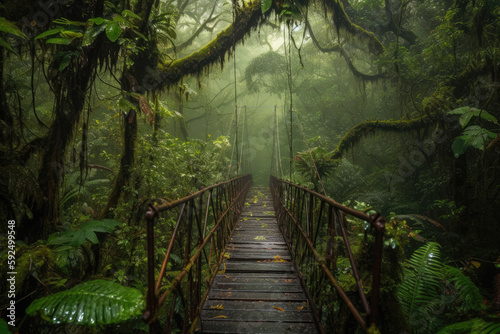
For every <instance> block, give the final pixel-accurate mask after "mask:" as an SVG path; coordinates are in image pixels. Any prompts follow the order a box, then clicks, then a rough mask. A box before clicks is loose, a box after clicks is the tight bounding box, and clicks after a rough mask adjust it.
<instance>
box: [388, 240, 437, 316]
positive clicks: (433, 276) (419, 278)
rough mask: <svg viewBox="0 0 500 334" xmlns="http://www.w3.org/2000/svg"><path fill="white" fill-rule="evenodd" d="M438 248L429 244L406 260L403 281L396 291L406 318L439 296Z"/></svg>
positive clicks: (434, 244)
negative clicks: (406, 264)
mask: <svg viewBox="0 0 500 334" xmlns="http://www.w3.org/2000/svg"><path fill="white" fill-rule="evenodd" d="M440 247H441V246H440V245H439V244H438V243H436V242H429V243H427V244H425V245H423V246H422V247H420V248H419V249H417V250H416V251H415V252H414V253H413V255H412V256H411V258H410V260H408V267H407V268H406V269H405V271H404V281H403V282H402V283H401V285H400V286H399V287H398V290H397V295H398V297H399V299H400V302H401V307H402V309H403V312H404V313H405V314H406V315H407V316H411V314H412V313H413V312H415V311H416V310H418V309H419V308H421V307H424V306H425V305H426V304H428V303H429V302H431V301H432V300H434V299H436V298H437V297H438V296H439V290H440V288H441V280H442V279H443V273H442V268H443V264H442V263H441V260H440V257H441V254H440V250H439V249H440Z"/></svg>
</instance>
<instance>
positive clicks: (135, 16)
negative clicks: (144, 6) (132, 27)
mask: <svg viewBox="0 0 500 334" xmlns="http://www.w3.org/2000/svg"><path fill="white" fill-rule="evenodd" d="M122 16H123V17H133V18H135V19H138V20H141V21H142V17H140V16H139V15H137V14H136V13H134V12H132V11H130V10H128V9H125V10H124V11H123V12H122Z"/></svg>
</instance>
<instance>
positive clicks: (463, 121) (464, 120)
mask: <svg viewBox="0 0 500 334" xmlns="http://www.w3.org/2000/svg"><path fill="white" fill-rule="evenodd" d="M472 116H474V114H473V113H471V112H468V113H463V114H462V115H460V118H459V119H458V121H459V122H460V125H461V126H462V128H465V127H466V126H467V124H469V121H470V120H471V118H472Z"/></svg>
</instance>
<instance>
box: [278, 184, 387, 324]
mask: <svg viewBox="0 0 500 334" xmlns="http://www.w3.org/2000/svg"><path fill="white" fill-rule="evenodd" d="M270 189H271V194H272V196H273V201H274V205H275V211H276V215H277V218H278V223H279V224H280V228H281V229H282V232H283V235H284V236H285V239H286V241H287V243H288V246H289V248H290V252H291V253H292V256H293V258H294V261H295V262H296V264H297V267H298V268H299V270H300V266H301V264H302V262H303V259H304V256H305V255H304V254H303V253H302V254H299V251H300V248H301V247H300V245H301V243H300V240H303V242H305V244H307V247H308V248H309V250H310V252H311V253H312V254H313V256H314V258H315V261H316V262H317V263H318V266H319V267H320V268H321V270H322V271H323V273H324V275H325V276H326V278H327V279H328V280H329V281H330V282H331V284H332V285H333V286H334V287H335V290H336V291H337V293H338V294H339V296H340V297H341V298H342V300H344V302H345V303H346V305H347V307H348V308H349V310H350V311H351V313H352V314H353V316H354V318H355V319H356V321H357V322H358V324H359V325H360V326H361V328H363V329H364V330H367V329H368V328H370V327H372V326H373V325H375V326H376V321H377V316H378V314H377V313H378V299H379V294H380V270H381V264H382V246H383V235H384V231H385V219H384V218H383V217H382V216H381V215H380V214H379V213H376V214H372V215H367V214H366V213H364V212H361V211H358V210H355V209H352V208H349V207H346V206H344V205H342V204H340V203H337V202H336V201H334V200H332V199H330V198H328V197H326V196H323V195H321V194H319V193H317V192H315V191H312V190H310V189H307V188H305V187H302V186H299V185H296V184H294V183H292V182H289V181H285V180H279V179H277V178H275V177H274V176H271V178H270ZM307 197H309V198H307ZM318 201H319V202H320V203H317V202H318ZM325 205H327V206H328V214H327V215H326V217H325V215H324V214H323V213H324V211H323V210H324V207H325ZM304 206H305V207H306V212H304ZM315 209H316V211H317V212H316V217H315ZM318 212H319V213H318ZM341 213H343V215H351V216H354V217H356V218H359V219H362V220H364V221H366V222H369V223H370V224H371V226H372V227H374V229H375V244H374V262H373V279H372V288H371V299H370V305H368V302H367V299H366V295H365V293H364V291H363V286H362V284H361V280H360V279H359V275H358V271H357V268H356V264H355V263H354V259H353V255H352V251H351V247H350V245H349V241H348V239H347V233H346V231H345V228H344V218H343V217H342V216H341ZM304 216H305V218H304ZM316 220H317V222H316V226H314V225H315V224H314V222H315V221H316ZM325 222H326V224H327V225H328V226H322V225H324V224H325ZM321 227H323V229H324V230H325V231H326V233H325V234H326V236H327V238H328V242H327V245H326V248H325V256H322V255H321V254H320V253H319V251H318V250H317V248H318V246H320V244H319V241H318V239H320V238H318V234H319V231H320V228H321ZM336 227H337V230H340V233H341V235H342V239H343V241H344V246H345V249H346V252H347V255H348V257H349V262H350V264H351V268H352V274H353V276H354V278H355V280H356V285H357V289H358V293H359V296H360V299H361V304H362V307H363V311H364V313H366V320H365V319H363V316H362V315H361V313H360V312H359V311H358V310H357V308H356V307H355V306H354V303H353V302H352V301H351V299H350V298H349V297H348V296H347V294H346V293H345V292H344V290H343V289H342V288H341V286H340V284H339V283H338V281H337V279H336V278H335V276H334V275H333V274H332V269H333V268H334V267H335V266H336V258H335V256H336V255H334V254H333V248H334V247H333V244H334V238H335V230H336ZM303 252H305V249H304V250H303ZM325 258H326V259H325ZM334 262H335V263H334ZM313 274H314V272H313ZM318 275H319V274H318ZM321 279H322V278H321ZM312 284H314V282H313V283H312ZM313 288H314V287H313ZM316 289H319V287H316ZM306 291H308V290H306ZM308 293H309V292H308ZM316 294H318V295H319V292H318V293H316ZM311 298H312V299H313V301H314V298H313V297H312V296H310V299H311Z"/></svg>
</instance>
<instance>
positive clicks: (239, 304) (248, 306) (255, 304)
mask: <svg viewBox="0 0 500 334" xmlns="http://www.w3.org/2000/svg"><path fill="white" fill-rule="evenodd" d="M218 307H222V308H223V309H224V310H240V311H244V310H261V311H262V310H268V311H271V310H276V309H274V308H275V307H279V308H281V309H282V310H283V311H285V312H288V311H290V312H291V311H300V312H309V311H310V307H309V304H308V302H307V301H288V302H280V301H273V302H264V301H241V300H219V299H214V300H207V301H206V303H205V304H204V305H203V309H214V308H218Z"/></svg>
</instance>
